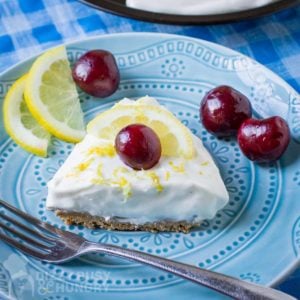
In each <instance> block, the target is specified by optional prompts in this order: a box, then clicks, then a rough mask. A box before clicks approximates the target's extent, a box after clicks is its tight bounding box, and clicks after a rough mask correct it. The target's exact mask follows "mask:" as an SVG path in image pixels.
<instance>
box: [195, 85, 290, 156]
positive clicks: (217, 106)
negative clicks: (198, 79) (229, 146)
mask: <svg viewBox="0 0 300 300" xmlns="http://www.w3.org/2000/svg"><path fill="white" fill-rule="evenodd" d="M200 118H201V120H202V123H203V125H204V127H205V128H206V129H207V130H208V131H209V132H211V133H212V134H214V135H217V136H230V135H234V134H236V133H237V140H238V143H239V146H240V148H241V150H242V152H243V153H244V154H245V155H246V156H247V157H248V158H249V159H250V160H253V161H256V162H269V161H275V160H277V159H279V158H280V157H281V156H282V155H283V153H284V152H285V150H286V149H287V147H288V144H289V142H290V130H289V126H288V124H287V122H286V121H285V120H284V119H282V118H281V117H279V116H275V117H271V118H268V119H263V120H257V119H254V118H252V108H251V104H250V101H249V100H248V98H247V97H246V96H245V95H243V94H242V93H240V92H239V91H237V90H235V89H234V88H232V87H229V86H219V87H216V88H214V89H212V90H211V91H209V92H208V93H207V94H206V95H205V97H204V99H203V100H202V103H201V106H200Z"/></svg>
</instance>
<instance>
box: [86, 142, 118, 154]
mask: <svg viewBox="0 0 300 300" xmlns="http://www.w3.org/2000/svg"><path fill="white" fill-rule="evenodd" d="M88 154H89V155H91V154H96V155H99V156H109V157H114V156H115V155H116V149H115V147H114V145H112V144H109V145H105V146H98V147H92V148H90V149H89V150H88Z"/></svg>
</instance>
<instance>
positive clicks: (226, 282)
mask: <svg viewBox="0 0 300 300" xmlns="http://www.w3.org/2000/svg"><path fill="white" fill-rule="evenodd" d="M1 206H2V207H4V208H5V209H6V210H8V211H10V212H11V213H14V214H15V215H17V216H18V217H19V218H20V219H22V220H23V221H26V222H27V223H29V224H31V225H32V226H33V227H29V226H28V225H25V224H24V223H23V222H20V221H17V220H15V219H14V218H13V217H11V216H9V215H8V214H5V213H2V212H1V213H0V216H1V219H2V221H0V228H2V229H4V230H2V231H0V239H2V240H3V241H4V242H6V243H8V244H9V245H11V246H13V247H15V248H17V249H18V250H20V251H22V252H23V253H25V254H27V255H30V256H32V257H34V258H37V259H39V260H43V261H46V262H49V263H56V264H60V263H64V262H66V261H69V260H72V259H74V258H76V257H78V256H80V255H83V254H87V253H90V252H101V253H104V254H109V255H113V256H117V257H122V258H125V259H129V260H132V261H137V262H140V263H143V264H146V265H150V266H152V267H155V268H158V269H161V270H164V271H167V272H169V273H172V274H175V275H177V276H180V277H183V278H185V279H187V280H190V281H193V282H195V283H198V284H201V285H203V286H206V287H208V288H211V289H213V290H215V291H218V292H220V293H222V294H224V295H227V296H230V297H232V298H234V299H243V300H246V299H251V300H253V299H259V300H288V299H289V300H291V299H294V300H295V298H293V297H291V296H289V295H287V294H284V293H282V292H280V291H277V290H274V289H271V288H268V287H263V286H259V285H255V284H252V283H248V282H245V281H242V280H239V279H236V278H233V277H230V276H226V275H223V274H219V273H216V272H212V271H208V270H205V269H201V268H198V267H194V266H191V265H188V264H183V263H179V262H176V261H172V260H169V259H166V258H162V257H158V256H155V255H151V254H146V253H143V252H139V251H135V250H130V249H126V248H121V247H117V246H113V245H107V244H100V243H93V242H90V241H87V240H86V239H84V238H82V237H80V236H78V235H76V234H74V233H71V232H68V231H63V230H60V229H58V228H56V227H54V226H52V225H50V224H48V223H45V222H42V221H40V220H38V219H36V218H34V217H32V216H30V215H28V214H26V213H24V212H22V211H21V210H19V209H17V208H15V207H13V206H11V205H9V204H8V203H6V202H4V201H2V200H0V207H1ZM3 221H6V222H3ZM7 222H9V223H10V225H7ZM12 225H13V226H12ZM33 228H34V229H33ZM20 229H21V230H20ZM7 233H10V234H7ZM13 236H14V237H13ZM21 241H22V242H21Z"/></svg>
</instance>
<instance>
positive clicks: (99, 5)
mask: <svg viewBox="0 0 300 300" xmlns="http://www.w3.org/2000/svg"><path fill="white" fill-rule="evenodd" d="M79 1H80V2H82V3H83V4H86V5H88V6H91V7H93V8H96V9H100V10H103V11H105V12H108V13H111V14H114V15H118V16H122V17H127V18H133V19H137V20H140V21H147V22H153V23H161V24H174V25H176V24H177V25H197V24H198V25H200V24H202V25H208V24H224V23H229V22H239V21H242V20H249V19H253V18H258V17H262V16H266V15H269V14H272V13H275V12H278V11H280V10H283V9H287V8H291V7H293V6H296V5H299V4H300V0H279V1H277V2H274V3H270V4H267V5H264V6H261V7H257V8H253V9H249V10H244V11H239V12H232V13H223V14H212V15H176V14H163V13H154V12H149V11H145V10H140V9H134V8H131V7H127V6H126V4H123V3H118V2H115V1H113V0H100V1H99V0H79Z"/></svg>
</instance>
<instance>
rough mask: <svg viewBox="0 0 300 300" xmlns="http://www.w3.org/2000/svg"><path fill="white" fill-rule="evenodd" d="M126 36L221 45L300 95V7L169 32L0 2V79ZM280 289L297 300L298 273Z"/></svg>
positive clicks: (65, 0)
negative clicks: (47, 52)
mask: <svg viewBox="0 0 300 300" xmlns="http://www.w3.org/2000/svg"><path fill="white" fill-rule="evenodd" d="M149 1H151V0H149ZM245 1H246V0H245ZM129 31H151V32H166V33H174V34H181V35H187V36H192V37H197V38H201V39H205V40H209V41H212V42H216V43H219V44H221V45H224V46H227V47H229V48H232V49H235V50H237V51H240V52H242V53H244V54H246V55H248V56H250V57H253V58H254V59H256V60H257V61H259V62H261V63H262V64H264V65H265V66H267V67H268V68H270V69H271V70H273V71H274V72H275V73H276V74H278V75H279V76H281V77H282V78H284V79H285V80H286V81H287V82H288V83H289V84H290V85H292V86H293V87H294V88H295V89H296V90H297V91H300V7H297V8H292V9H288V10H284V11H282V12H279V13H276V14H274V15H272V16H268V17H263V18H259V19H256V20H253V21H244V22H239V23H232V24H228V25H215V26H173V25H159V24H151V23H146V22H140V21H135V20H130V19H127V18H121V17H117V16H114V15H111V14H107V13H103V12H100V11H97V10H95V9H93V8H90V7H88V6H86V5H83V4H81V3H79V2H78V1H76V0H0V73H1V72H3V71H4V70H5V69H7V68H9V67H11V66H12V65H14V64H15V63H17V62H19V61H22V60H23V59H26V58H28V56H31V55H34V54H37V53H39V52H41V51H42V50H44V49H47V48H49V47H52V46H54V45H57V44H61V43H63V42H65V41H72V40H75V39H78V38H81V37H85V36H92V35H96V34H106V33H115V32H129ZM279 288H280V289H281V290H283V291H285V292H287V293H290V294H292V295H294V296H296V297H297V298H299V299H300V270H299V269H298V270H297V271H296V272H295V273H294V274H292V275H291V276H290V277H289V278H288V279H287V280H286V281H285V282H284V283H282V284H281V285H280V287H279Z"/></svg>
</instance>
